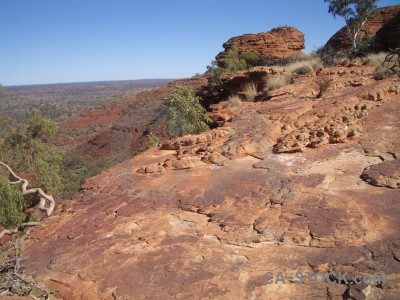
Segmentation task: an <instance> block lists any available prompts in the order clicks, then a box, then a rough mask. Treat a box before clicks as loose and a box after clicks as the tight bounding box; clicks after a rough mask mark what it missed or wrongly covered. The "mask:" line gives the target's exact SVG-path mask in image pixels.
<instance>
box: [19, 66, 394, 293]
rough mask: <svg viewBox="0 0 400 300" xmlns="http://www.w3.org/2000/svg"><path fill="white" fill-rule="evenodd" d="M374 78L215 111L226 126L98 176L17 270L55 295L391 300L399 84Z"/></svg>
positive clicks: (29, 241) (358, 75)
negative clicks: (325, 277)
mask: <svg viewBox="0 0 400 300" xmlns="http://www.w3.org/2000/svg"><path fill="white" fill-rule="evenodd" d="M372 72H373V68H371V67H339V68H330V69H325V70H323V71H322V72H321V73H320V75H317V76H327V77H329V78H330V79H331V80H332V86H331V88H330V89H329V90H328V91H327V92H326V93H325V94H324V95H323V96H322V97H321V98H316V95H317V93H318V90H317V89H318V86H317V84H316V80H317V77H316V75H315V74H309V75H307V76H302V77H297V78H295V80H294V83H293V84H290V85H288V86H285V87H282V88H279V89H276V90H273V91H271V95H272V96H273V98H272V99H271V100H270V101H265V102H255V103H250V102H243V103H242V105H241V106H238V107H235V108H224V103H220V104H216V105H214V106H213V112H212V113H213V114H219V115H221V116H222V115H226V116H229V117H226V118H221V127H219V128H216V129H213V130H211V131H209V132H205V133H203V134H200V135H196V136H185V137H181V138H179V139H176V140H173V141H169V142H164V143H163V145H162V147H161V149H157V148H152V149H150V150H148V151H146V152H144V153H142V154H140V155H138V156H137V157H135V158H133V159H130V160H127V161H124V162H123V163H121V164H118V165H116V166H114V167H112V168H110V169H108V170H106V171H104V172H102V173H101V174H100V175H98V176H96V177H94V178H92V179H90V180H88V181H86V182H85V184H84V185H83V187H82V190H81V191H80V193H79V194H78V195H77V196H76V198H75V199H74V200H72V201H69V202H64V203H63V204H62V205H61V206H59V207H58V211H57V213H56V214H55V215H53V216H51V217H50V218H49V219H48V220H47V221H45V222H43V223H42V224H41V225H40V226H39V227H37V228H34V229H31V231H30V232H29V233H28V235H27V236H26V238H25V244H26V246H25V248H24V249H23V253H22V256H23V257H24V258H25V260H24V262H23V266H24V268H25V269H24V270H25V274H35V276H36V278H37V279H38V280H39V281H40V282H41V283H42V284H43V285H44V288H46V289H48V290H52V291H56V296H58V297H61V298H63V299H175V298H176V299H193V298H200V299H312V298H321V299H343V298H344V299H366V297H367V295H368V298H367V299H398V298H399V297H400V235H399V231H398V228H399V226H400V220H399V217H398V216H399V214H400V202H399V199H400V189H398V188H393V187H394V186H392V185H393V182H394V180H398V168H399V163H398V159H399V157H400V156H399V154H400V143H399V141H400V136H399V132H400V123H399V116H400V103H399V100H400V98H399V94H398V92H399V81H398V80H397V79H386V80H382V81H375V80H374V79H373V77H372ZM223 120H225V121H223ZM352 129H354V130H353V132H356V133H357V134H350V131H351V130H352ZM320 132H321V133H320ZM336 132H337V133H336ZM314 133H315V134H314ZM303 136H304V138H303ZM296 143H297V145H296ZM274 149H275V152H280V153H279V154H276V153H274V152H273V150H274ZM277 150H279V151H277ZM294 151H298V152H295V153H288V152H294ZM363 174H365V175H363ZM364 180H365V181H364ZM375 182H376V184H375ZM388 182H389V185H390V187H387V185H388V184H387V183H388ZM396 182H398V181H396ZM370 183H371V184H370ZM373 184H375V185H379V187H377V186H374V185H373ZM397 187H398V185H397ZM267 272H272V273H267ZM279 272H280V273H281V275H283V276H284V283H285V284H283V282H282V281H278V282H275V280H276V279H277V276H279ZM297 272H300V273H301V274H306V272H322V273H323V274H328V273H329V272H336V274H337V273H338V272H342V274H343V273H344V272H346V274H347V275H346V276H345V278H346V280H344V279H340V278H339V277H338V276H331V277H329V279H330V282H332V284H329V283H328V282H327V281H324V282H322V283H320V284H318V283H314V284H297V283H296V282H295V281H294V276H295V275H296V273H297ZM359 274H363V275H375V276H378V275H380V276H383V277H384V278H385V279H386V281H385V282H377V281H372V282H368V283H365V282H364V283H363V284H359V285H356V284H354V283H355V280H356V275H359ZM271 279H272V282H275V283H276V284H269V283H270V282H271ZM352 283H353V284H352Z"/></svg>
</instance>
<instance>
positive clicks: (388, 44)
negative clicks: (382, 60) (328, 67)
mask: <svg viewBox="0 0 400 300" xmlns="http://www.w3.org/2000/svg"><path fill="white" fill-rule="evenodd" d="M375 35H376V37H377V40H378V42H379V43H381V45H382V48H383V49H382V50H387V49H388V48H391V49H395V48H398V47H400V5H396V6H388V7H382V8H379V9H377V10H376V11H375V12H374V13H372V14H371V15H370V17H369V19H368V21H367V22H366V23H365V24H364V26H363V28H362V30H361V31H360V33H359V34H358V36H357V42H358V43H360V42H362V41H365V40H366V39H367V38H369V37H373V36H375ZM325 47H329V48H332V49H334V50H336V51H349V50H351V49H352V45H351V42H350V38H349V35H348V33H347V30H346V28H345V27H343V28H342V29H340V30H339V31H338V32H336V33H335V34H334V35H333V36H332V37H331V38H330V39H329V40H328V42H327V43H326V45H325Z"/></svg>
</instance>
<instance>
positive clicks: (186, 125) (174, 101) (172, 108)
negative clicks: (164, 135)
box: [163, 86, 212, 137]
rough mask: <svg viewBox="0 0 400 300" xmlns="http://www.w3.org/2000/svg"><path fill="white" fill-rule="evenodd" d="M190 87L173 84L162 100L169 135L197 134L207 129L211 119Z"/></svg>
mask: <svg viewBox="0 0 400 300" xmlns="http://www.w3.org/2000/svg"><path fill="white" fill-rule="evenodd" d="M200 102H201V98H200V97H198V96H196V92H195V90H194V89H192V88H188V87H180V86H175V89H174V90H173V91H172V92H171V94H170V95H169V97H167V98H166V99H165V102H164V108H163V110H164V114H165V117H166V123H167V126H168V131H169V135H170V136H171V137H177V136H182V135H186V134H198V133H201V132H204V131H206V130H208V129H209V124H211V123H212V121H211V119H210V118H209V117H208V116H207V115H205V112H206V110H205V109H204V108H203V106H201V104H200Z"/></svg>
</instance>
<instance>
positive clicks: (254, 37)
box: [216, 26, 304, 62]
mask: <svg viewBox="0 0 400 300" xmlns="http://www.w3.org/2000/svg"><path fill="white" fill-rule="evenodd" d="M233 46H235V47H236V48H237V49H238V52H239V54H241V53H244V52H247V51H249V52H255V53H257V54H259V55H261V56H262V57H264V58H265V59H267V60H282V59H285V58H288V57H291V56H295V55H298V54H300V53H301V50H302V49H304V34H303V33H302V32H301V31H299V30H298V29H296V28H295V27H291V26H283V27H277V28H274V29H272V30H271V31H268V32H261V33H258V34H244V35H240V36H237V37H233V38H231V39H229V40H228V41H227V42H226V43H224V44H223V47H224V49H225V50H224V51H223V52H221V53H219V54H218V55H217V57H216V58H217V60H218V61H219V62H223V61H224V59H225V56H226V53H227V51H228V50H229V49H231V48H232V47H233Z"/></svg>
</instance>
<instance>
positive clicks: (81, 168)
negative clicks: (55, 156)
mask: <svg viewBox="0 0 400 300" xmlns="http://www.w3.org/2000/svg"><path fill="white" fill-rule="evenodd" d="M105 167H106V165H105V163H104V162H96V161H95V160H94V159H93V158H92V157H91V156H89V155H84V154H81V153H77V152H66V153H64V156H63V161H62V166H61V170H62V172H61V173H62V183H63V190H62V197H63V199H72V198H73V197H74V196H75V194H76V193H77V192H78V191H79V189H80V187H81V185H82V183H83V182H84V181H85V180H86V179H88V178H90V177H93V176H94V175H97V174H99V173H100V172H101V171H102V170H103V169H104V168H105Z"/></svg>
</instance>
